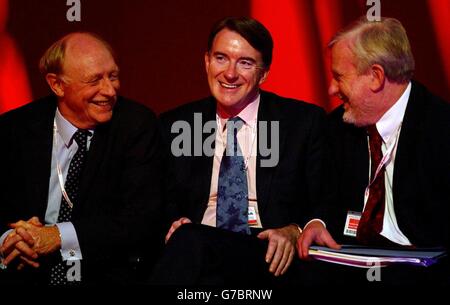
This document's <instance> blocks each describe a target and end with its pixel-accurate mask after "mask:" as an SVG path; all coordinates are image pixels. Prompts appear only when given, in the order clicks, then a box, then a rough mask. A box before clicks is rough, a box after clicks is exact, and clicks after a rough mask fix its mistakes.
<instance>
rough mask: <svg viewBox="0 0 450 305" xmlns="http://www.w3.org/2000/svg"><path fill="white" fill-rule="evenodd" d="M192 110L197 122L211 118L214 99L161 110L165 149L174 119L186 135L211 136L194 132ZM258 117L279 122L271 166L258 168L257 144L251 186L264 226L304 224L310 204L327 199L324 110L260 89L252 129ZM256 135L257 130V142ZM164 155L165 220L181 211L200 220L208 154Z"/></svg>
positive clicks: (171, 136) (205, 194)
mask: <svg viewBox="0 0 450 305" xmlns="http://www.w3.org/2000/svg"><path fill="white" fill-rule="evenodd" d="M194 113H200V114H201V115H202V120H203V124H204V123H205V122H207V121H214V122H216V101H215V100H214V98H212V97H210V98H206V99H203V100H200V101H196V102H193V103H189V104H186V105H183V106H181V107H178V108H176V109H175V110H172V111H169V112H167V113H164V114H162V115H161V123H162V126H163V128H162V130H163V134H164V138H165V141H166V147H167V148H168V149H170V145H171V142H172V140H173V139H174V138H175V137H177V136H178V134H177V133H175V134H173V133H171V126H172V124H173V123H174V122H176V121H180V120H182V121H186V122H188V123H189V125H190V126H191V129H192V140H193V138H194V136H197V137H199V138H200V137H201V139H202V140H203V141H204V140H205V139H206V138H208V137H209V136H211V134H212V133H205V134H199V133H197V134H195V133H194ZM262 121H268V122H272V121H279V122H280V123H279V124H280V134H279V146H280V151H279V162H278V164H277V165H276V166H275V167H261V163H260V161H261V159H263V157H262V156H261V154H260V150H259V149H258V155H257V161H256V164H257V169H256V191H257V201H258V209H259V213H260V219H261V222H262V225H263V227H264V228H265V229H267V228H276V227H282V226H285V225H288V224H289V223H297V224H299V225H304V224H305V222H306V221H308V220H309V219H310V217H313V216H314V213H316V211H315V208H316V206H318V205H319V204H320V203H323V201H324V200H327V195H328V192H327V191H326V189H327V186H328V185H329V184H327V183H324V178H325V177H324V176H325V174H324V172H325V170H326V166H327V165H326V164H325V163H326V156H327V149H326V146H325V142H324V138H325V136H324V131H325V129H326V128H325V117H324V112H323V110H322V109H320V108H319V107H317V106H314V105H311V104H307V103H304V102H300V101H295V100H292V99H286V98H282V97H280V96H277V95H275V94H273V93H269V92H264V91H262V92H261V101H260V105H259V110H258V131H259V130H260V127H259V126H260V124H261V122H262ZM269 126H270V123H269ZM200 130H201V129H200ZM269 130H270V128H269ZM259 137H260V135H259V134H258V141H257V142H258V143H259V142H260V138H259ZM269 139H270V136H269ZM202 143H203V142H202ZM258 147H259V146H258ZM192 150H193V148H192ZM168 154H169V156H170V165H171V167H170V168H171V174H170V175H169V182H168V184H169V185H170V187H169V192H168V194H169V202H170V203H171V206H172V207H175V208H174V209H173V210H172V212H173V213H172V219H171V220H172V221H173V220H174V219H176V218H177V217H180V216H186V217H189V218H190V219H191V220H192V221H193V222H194V223H200V222H201V220H202V218H203V214H204V212H205V210H206V207H207V203H208V198H209V193H210V185H211V174H212V166H213V157H212V156H211V157H208V156H205V155H204V154H202V156H181V157H175V156H173V155H172V153H171V152H168Z"/></svg>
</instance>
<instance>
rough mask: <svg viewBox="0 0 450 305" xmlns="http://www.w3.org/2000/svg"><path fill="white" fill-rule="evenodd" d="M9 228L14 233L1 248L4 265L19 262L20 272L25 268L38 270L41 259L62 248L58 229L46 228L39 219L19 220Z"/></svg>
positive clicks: (53, 227)
mask: <svg viewBox="0 0 450 305" xmlns="http://www.w3.org/2000/svg"><path fill="white" fill-rule="evenodd" d="M9 227H10V228H11V229H13V231H12V232H11V233H9V234H8V236H7V237H6V239H5V241H4V242H3V245H2V246H1V247H0V253H1V254H2V256H3V257H4V260H3V264H4V265H9V264H11V263H12V262H17V267H16V268H17V269H18V270H21V269H23V268H24V267H25V266H32V267H34V268H38V267H39V266H40V265H39V262H38V258H39V257H41V256H44V255H47V254H49V253H52V252H54V251H56V250H57V249H59V248H60V246H61V240H60V237H59V230H58V228H57V227H56V226H44V225H43V224H42V223H41V222H40V221H39V218H38V217H32V218H30V219H29V220H28V221H24V220H19V221H17V222H15V223H13V224H10V225H9Z"/></svg>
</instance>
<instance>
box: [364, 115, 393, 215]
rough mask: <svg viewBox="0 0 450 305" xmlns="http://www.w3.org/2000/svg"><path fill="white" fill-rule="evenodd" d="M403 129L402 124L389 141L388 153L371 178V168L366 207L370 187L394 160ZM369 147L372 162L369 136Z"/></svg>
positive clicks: (365, 199) (365, 198) (365, 194)
mask: <svg viewBox="0 0 450 305" xmlns="http://www.w3.org/2000/svg"><path fill="white" fill-rule="evenodd" d="M401 127H402V124H400V125H399V126H398V128H397V130H396V131H395V133H394V134H393V135H392V136H391V137H390V138H389V140H388V141H387V144H388V148H387V149H386V152H385V153H384V155H383V158H382V159H381V161H380V164H378V167H377V170H376V171H375V175H374V176H373V177H370V174H371V170H370V168H369V184H368V185H367V187H366V190H365V192H364V207H365V206H366V203H367V200H368V199H369V190H370V186H371V185H372V184H373V183H374V182H375V180H376V179H377V177H378V175H379V174H380V171H381V170H382V169H383V167H384V166H385V165H386V164H387V163H388V162H389V161H390V160H391V159H392V155H393V152H394V148H395V146H396V145H397V142H398V138H399V135H400V129H401ZM367 146H368V148H369V160H370V162H372V159H371V158H370V155H371V151H370V144H369V136H367Z"/></svg>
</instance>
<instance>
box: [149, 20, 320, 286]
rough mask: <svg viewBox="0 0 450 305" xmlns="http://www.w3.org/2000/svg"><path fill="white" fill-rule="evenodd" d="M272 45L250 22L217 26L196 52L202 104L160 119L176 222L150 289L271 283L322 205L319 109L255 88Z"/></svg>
mask: <svg viewBox="0 0 450 305" xmlns="http://www.w3.org/2000/svg"><path fill="white" fill-rule="evenodd" d="M272 47H273V42H272V38H271V36H270V33H269V32H268V31H267V29H266V28H265V27H264V26H263V25H262V24H260V23H259V22H258V21H256V20H254V19H250V18H225V19H223V20H221V21H219V22H218V23H217V24H216V25H215V26H214V27H213V29H212V31H211V33H210V36H209V40H208V50H207V52H206V54H205V65H206V72H207V78H208V83H209V88H210V90H211V93H212V97H209V98H206V99H203V100H200V101H196V102H193V103H189V104H186V105H183V106H181V107H179V108H177V109H175V110H172V111H169V112H167V113H165V114H163V115H162V116H161V121H162V125H163V132H164V135H165V138H166V143H167V147H168V149H169V150H171V151H170V152H168V153H169V155H170V156H171V159H170V163H171V165H173V170H172V175H170V176H169V182H168V185H170V186H171V187H170V188H169V198H170V203H171V204H172V205H173V206H174V209H173V210H174V211H175V213H176V214H174V216H173V219H174V220H175V221H174V222H173V224H172V226H171V228H170V229H169V232H168V234H167V237H166V239H167V240H168V243H167V248H166V252H165V255H164V257H163V258H162V260H161V261H160V262H159V264H157V267H156V271H155V273H154V275H153V277H152V282H153V283H158V284H239V283H240V284H243V283H250V284H257V283H263V284H267V283H272V282H273V281H274V280H275V279H276V278H277V277H279V276H282V275H284V274H285V273H287V271H288V269H289V267H290V265H291V263H292V261H293V258H294V257H295V245H296V242H297V238H298V237H299V235H300V232H301V229H300V226H301V227H303V225H305V223H306V220H307V219H309V217H311V216H312V215H313V214H314V212H315V206H318V205H319V203H320V204H322V203H323V202H322V201H323V200H326V199H325V198H326V197H327V191H326V189H327V187H328V186H329V184H327V183H325V181H324V176H325V175H324V173H325V171H326V169H327V165H326V160H327V157H326V156H327V149H326V145H325V142H324V138H325V137H324V133H323V132H324V130H325V116H324V111H323V110H322V109H320V108H319V107H317V106H314V105H311V104H308V103H305V102H301V101H296V100H292V99H288V98H283V97H280V96H278V95H275V94H273V93H269V92H265V91H262V90H260V89H259V87H260V85H261V84H262V83H263V82H264V81H265V80H266V78H267V76H268V73H269V68H270V64H271V60H272ZM203 124H204V125H203ZM198 126H200V127H198ZM180 130H181V131H183V132H182V133H179V132H180ZM183 138H184V139H185V140H186V141H182V140H183ZM183 142H184V143H183ZM189 142H191V143H193V145H190V146H189V145H188V146H186V145H183V144H186V143H189ZM186 147H188V148H186ZM190 148H192V149H190ZM191 150H192V151H191ZM291 269H292V268H291ZM282 278H285V276H283V277H282ZM277 281H278V280H277Z"/></svg>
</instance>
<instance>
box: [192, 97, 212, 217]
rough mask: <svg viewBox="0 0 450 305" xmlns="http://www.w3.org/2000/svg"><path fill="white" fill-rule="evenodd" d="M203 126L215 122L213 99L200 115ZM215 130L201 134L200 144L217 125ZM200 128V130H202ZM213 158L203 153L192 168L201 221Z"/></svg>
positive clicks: (210, 134) (205, 204)
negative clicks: (198, 196) (198, 191)
mask: <svg viewBox="0 0 450 305" xmlns="http://www.w3.org/2000/svg"><path fill="white" fill-rule="evenodd" d="M202 116H203V118H202V120H203V122H202V123H203V126H204V124H205V123H206V122H208V121H214V122H216V102H215V100H214V99H213V98H211V99H210V101H209V103H207V107H205V111H204V112H203V113H202ZM215 124H216V125H215V126H216V128H215V129H214V130H213V131H212V132H211V133H202V144H203V143H205V140H206V139H207V138H208V137H210V136H215V132H214V131H215V130H216V129H217V123H215ZM203 126H202V129H203ZM213 149H215V140H214V142H213ZM213 160H214V155H213V156H206V155H205V154H204V152H203V153H202V155H201V156H199V157H194V161H193V163H194V167H193V169H194V170H195V171H198V177H199V181H200V189H201V192H200V193H201V196H202V198H201V199H200V202H201V203H202V204H203V208H202V209H198V211H199V215H197V216H198V217H199V219H200V220H201V219H202V217H203V213H204V211H205V210H206V207H207V204H208V200H209V193H210V190H211V176H212V168H213Z"/></svg>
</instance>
